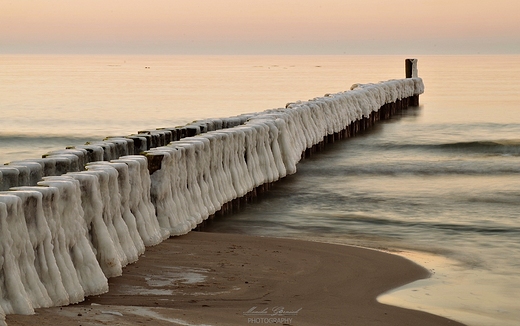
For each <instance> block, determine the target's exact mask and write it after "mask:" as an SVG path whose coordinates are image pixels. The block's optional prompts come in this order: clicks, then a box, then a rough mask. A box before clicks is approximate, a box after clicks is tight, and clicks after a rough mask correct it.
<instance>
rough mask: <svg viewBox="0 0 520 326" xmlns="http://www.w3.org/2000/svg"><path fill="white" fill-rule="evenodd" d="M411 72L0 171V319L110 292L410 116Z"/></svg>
mask: <svg viewBox="0 0 520 326" xmlns="http://www.w3.org/2000/svg"><path fill="white" fill-rule="evenodd" d="M408 64H409V62H408V61H407V63H406V65H407V67H408ZM416 64H417V62H416V61H415V60H411V68H410V71H411V75H410V77H409V78H405V79H397V80H390V81H386V82H380V83H375V84H355V85H353V86H352V87H351V89H350V90H348V91H345V92H341V93H337V94H328V95H325V96H323V97H318V98H315V99H312V100H309V101H301V102H295V103H290V104H288V105H287V106H286V107H285V108H279V109H272V110H266V111H264V112H259V113H251V114H244V115H240V116H237V117H231V118H223V119H208V120H203V121H196V122H194V123H191V124H188V125H186V126H183V127H176V128H161V129H156V130H143V131H140V132H138V133H137V134H134V135H129V136H119V137H109V138H107V139H105V140H104V141H100V142H94V143H88V144H85V145H79V146H74V147H72V148H67V149H63V150H58V151H53V152H51V153H48V154H46V155H44V156H43V157H42V158H40V159H33V160H24V161H16V162H11V163H9V164H7V165H5V166H3V167H1V168H0V186H1V190H3V191H2V192H0V256H1V259H0V273H1V274H2V275H3V279H4V282H2V283H0V293H1V297H0V309H1V310H0V312H4V313H7V314H13V313H19V314H30V313H33V312H34V309H35V308H40V307H49V306H59V305H67V304H71V303H77V302H80V301H82V300H83V299H84V297H85V296H89V295H95V294H101V293H104V292H106V291H108V281H107V278H109V277H114V276H118V275H121V273H122V268H123V267H124V266H125V265H127V264H130V263H133V262H135V261H136V260H137V259H138V258H139V256H140V255H142V254H143V253H144V251H145V248H146V247H147V246H153V245H156V244H158V243H160V242H161V241H163V240H164V239H166V238H168V237H170V236H175V235H181V234H185V233H187V232H189V231H191V230H193V229H195V228H196V227H197V226H199V225H201V223H204V221H205V220H207V219H208V218H210V217H212V216H215V215H218V214H226V213H228V212H230V211H233V210H234V209H238V208H239V207H240V205H241V204H243V203H244V202H247V201H248V200H250V199H252V198H254V196H256V195H257V194H258V193H260V192H263V191H265V190H267V189H269V187H270V185H271V184H272V183H273V182H276V181H277V180H280V179H281V178H283V177H285V176H286V175H289V174H293V173H296V167H297V163H298V162H299V161H300V160H301V159H302V158H305V157H306V156H309V155H312V154H313V153H314V152H316V151H319V150H320V149H321V148H323V146H325V144H326V143H330V142H334V141H337V140H340V139H344V138H349V137H353V136H356V135H357V134H359V133H360V132H363V131H364V130H366V129H368V128H370V127H371V126H373V125H374V124H376V123H377V122H378V121H380V120H386V119H390V118H391V117H392V116H393V115H396V114H399V113H400V112H401V111H402V110H403V109H405V108H407V107H408V106H410V105H417V104H418V100H419V95H420V94H422V93H423V91H424V85H423V82H422V80H421V79H420V78H418V77H417V67H416ZM407 74H408V68H407Z"/></svg>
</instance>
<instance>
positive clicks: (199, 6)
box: [0, 0, 520, 54]
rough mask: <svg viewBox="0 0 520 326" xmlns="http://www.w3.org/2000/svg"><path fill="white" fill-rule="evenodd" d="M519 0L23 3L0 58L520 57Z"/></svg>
mask: <svg viewBox="0 0 520 326" xmlns="http://www.w3.org/2000/svg"><path fill="white" fill-rule="evenodd" d="M518 12H520V2H518V0H496V1H490V0H483V1H479V2H478V3H476V2H475V1H469V0H459V1H446V0H428V1H421V2H417V1H412V0H395V1H392V2H388V1H385V0H366V1H344V0H307V1H301V0H276V1H275V0H263V1H254V0H246V1H244V0H221V1H213V0H178V1H168V0H156V1H153V2H143V1H136V0H126V1H123V0H108V1H107V0H104V1H102V0H92V1H89V2H88V3H86V2H81V3H80V2H72V1H68V0H17V1H3V2H2V3H0V53H18V52H22V53H41V52H44V53H52V52H58V53H60V52H64V53H112V52H114V53H126V52H129V53H165V54H169V53H171V54H195V53H201V54H266V53H270V54H286V53H291V54H343V53H347V54H392V53H402V52H407V53H409V52H413V53H436V52H439V53H454V52H467V53H477V52H483V53H486V52H498V53H502V52H504V53H520V20H518V18H517V16H518Z"/></svg>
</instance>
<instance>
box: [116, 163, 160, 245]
mask: <svg viewBox="0 0 520 326" xmlns="http://www.w3.org/2000/svg"><path fill="white" fill-rule="evenodd" d="M114 162H122V163H125V164H126V165H127V166H128V174H129V177H130V180H129V182H130V194H129V202H128V205H129V208H130V211H131V213H132V214H133V215H134V216H135V222H136V227H137V230H138V232H139V235H140V236H141V239H143V243H144V245H145V246H155V245H157V244H159V243H160V242H161V241H162V240H163V239H165V238H166V237H168V236H169V234H167V232H163V231H162V230H161V227H160V226H159V223H158V221H157V218H156V216H155V208H154V207H153V205H152V203H151V200H150V194H149V191H150V190H149V189H150V188H146V185H151V180H150V175H149V174H148V167H147V161H146V158H145V157H144V156H140V155H133V156H124V157H120V158H119V159H118V160H115V161H114ZM144 179H147V180H144Z"/></svg>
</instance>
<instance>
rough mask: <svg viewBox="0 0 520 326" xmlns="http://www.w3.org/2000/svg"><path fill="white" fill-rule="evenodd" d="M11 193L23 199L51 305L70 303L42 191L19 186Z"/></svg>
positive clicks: (36, 264)
mask: <svg viewBox="0 0 520 326" xmlns="http://www.w3.org/2000/svg"><path fill="white" fill-rule="evenodd" d="M9 193H10V194H13V195H15V196H17V197H19V198H20V199H21V200H22V207H23V210H24V216H25V223H26V225H27V230H28V232H29V239H30V241H31V244H32V247H33V250H34V254H35V260H34V266H35V268H36V272H37V273H38V276H39V278H40V281H41V282H42V284H43V285H44V286H45V289H46V291H47V294H48V295H49V297H50V299H51V300H52V302H51V304H50V305H52V306H61V305H66V304H68V303H69V296H68V294H67V292H66V290H65V287H64V285H63V281H62V279H61V273H60V270H59V268H58V265H57V263H56V258H55V256H54V252H53V244H52V235H51V230H50V228H49V225H48V223H47V219H46V217H45V212H44V210H43V195H42V193H40V192H38V191H35V190H30V189H24V188H18V189H16V191H11V192H9ZM50 305H49V306H50Z"/></svg>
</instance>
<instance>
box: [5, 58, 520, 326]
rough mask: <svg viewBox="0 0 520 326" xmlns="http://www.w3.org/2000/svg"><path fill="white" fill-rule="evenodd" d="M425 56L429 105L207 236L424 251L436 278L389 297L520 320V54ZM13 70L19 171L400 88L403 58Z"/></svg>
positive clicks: (12, 118) (331, 151)
mask: <svg viewBox="0 0 520 326" xmlns="http://www.w3.org/2000/svg"><path fill="white" fill-rule="evenodd" d="M418 59H419V76H420V77H422V78H423V80H424V83H425V86H426V92H425V94H424V95H422V96H421V99H420V101H421V106H420V107H418V108H412V109H409V110H408V111H407V112H405V113H404V114H403V115H402V116H401V117H398V118H396V119H393V120H391V121H388V122H384V123H380V124H378V125H377V126H376V127H375V128H373V129H372V130H370V131H369V132H366V133H365V134H363V135H361V136H359V137H356V138H353V139H350V140H346V141H341V142H337V143H335V144H332V145H330V146H328V147H327V149H326V151H324V152H322V153H320V154H318V155H315V156H314V157H312V158H310V159H306V160H304V161H302V162H301V163H300V164H299V165H298V172H297V174H295V175H292V176H289V177H287V178H285V179H284V180H282V181H280V182H278V183H277V184H276V186H275V187H274V189H273V190H272V191H271V192H270V193H268V194H267V195H265V196H264V197H263V198H262V199H261V200H259V201H258V202H257V203H255V204H252V205H248V206H247V207H246V208H245V209H244V210H243V211H242V212H241V213H238V214H235V215H231V216H227V217H225V218H223V219H220V220H218V221H215V222H214V223H212V225H211V226H210V228H209V230H211V231H225V232H238V233H248V234H256V235H269V236H279V237H294V238H303V239H310V240H318V241H329V242H336V243H343V244H355V245H362V246H368V247H374V248H385V249H389V250H401V249H405V250H412V251H419V252H423V253H424V252H425V253H427V255H418V254H416V253H414V252H411V253H408V255H409V256H410V258H411V259H414V260H416V261H418V262H419V263H422V264H424V265H425V266H426V267H428V268H430V269H431V270H432V272H433V273H434V276H433V277H432V278H431V279H428V280H424V281H419V282H416V283H413V284H411V285H409V286H407V287H405V288H403V289H399V290H398V291H396V292H395V293H391V294H389V295H386V296H383V297H382V298H381V301H382V302H387V303H394V304H399V305H403V306H407V307H411V308H416V309H423V310H427V311H431V312H434V313H437V314H442V315H444V316H448V317H451V318H455V319H458V320H461V321H463V322H466V323H469V324H471V325H516V324H517V323H518V322H519V321H520V276H519V273H518V271H519V270H520V241H519V239H520V213H519V206H520V205H519V203H520V104H519V103H520V56H470V57H461V56H422V57H418ZM0 67H1V69H0V99H1V101H0V114H1V119H0V161H1V162H8V161H12V160H18V159H24V158H34V157H39V156H40V155H41V154H44V153H45V152H46V151H49V150H51V149H60V148H63V147H65V146H68V145H77V144H82V143H84V142H85V141H88V140H99V139H102V138H103V137H105V136H113V135H128V134H131V133H135V132H137V131H138V130H143V129H148V128H158V127H171V126H176V125H182V124H185V123H187V122H190V121H192V120H196V119H202V118H208V117H227V116H232V115H235V114H240V113H246V112H255V111H263V110H266V109H270V108H275V107H283V106H285V104H286V102H292V101H295V100H306V99H310V98H313V97H316V96H322V95H323V94H325V93H334V92H339V91H343V90H346V89H348V88H350V86H351V85H352V84H353V83H364V82H377V81H380V80H388V79H393V78H402V77H403V75H404V58H403V57H399V56H369V57H353V56H319V57H316V56H296V57H293V56H271V57H269V56H258V57H254V56H242V57H240V56H239V57H233V56H220V57H206V56H186V57H181V56H173V57H170V56H151V57H138V56H128V57H124V56H90V57H82V56H65V57H58V56H0ZM414 255H415V256H414ZM346 263H348V262H346Z"/></svg>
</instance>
